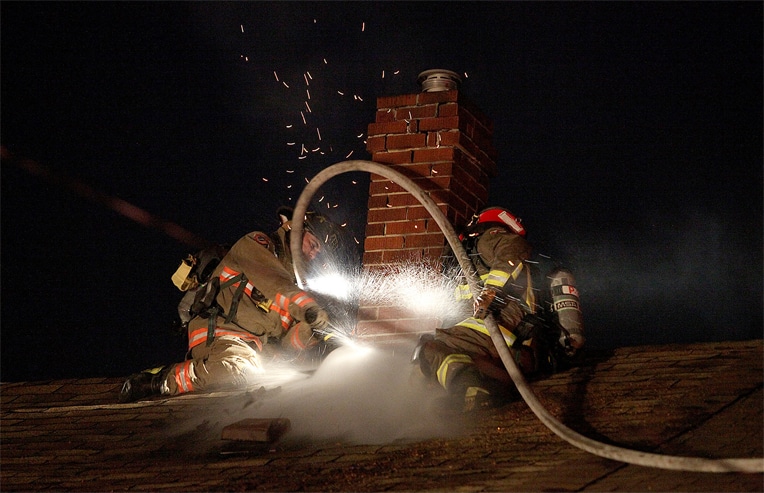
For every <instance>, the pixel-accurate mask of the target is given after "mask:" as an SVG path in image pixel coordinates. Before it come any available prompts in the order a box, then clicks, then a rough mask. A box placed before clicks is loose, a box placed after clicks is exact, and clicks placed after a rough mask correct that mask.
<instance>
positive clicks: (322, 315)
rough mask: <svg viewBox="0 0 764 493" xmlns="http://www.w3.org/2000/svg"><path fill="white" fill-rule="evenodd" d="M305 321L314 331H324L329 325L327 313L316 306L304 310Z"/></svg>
mask: <svg viewBox="0 0 764 493" xmlns="http://www.w3.org/2000/svg"><path fill="white" fill-rule="evenodd" d="M305 321H306V322H308V325H310V328H311V329H313V331H314V332H324V331H325V330H326V329H327V327H329V314H328V313H326V310H324V309H322V308H319V307H317V306H311V307H310V308H308V309H307V310H305Z"/></svg>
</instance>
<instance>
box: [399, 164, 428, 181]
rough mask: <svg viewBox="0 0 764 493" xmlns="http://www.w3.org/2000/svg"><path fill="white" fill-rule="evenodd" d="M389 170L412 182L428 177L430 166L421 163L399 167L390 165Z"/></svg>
mask: <svg viewBox="0 0 764 493" xmlns="http://www.w3.org/2000/svg"><path fill="white" fill-rule="evenodd" d="M390 168H391V169H394V170H395V171H397V172H399V173H400V174H402V175H403V176H405V177H406V178H409V179H411V180H414V179H416V178H422V177H427V176H430V168H431V165H430V164H421V163H415V164H414V163H406V164H401V165H391V166H390Z"/></svg>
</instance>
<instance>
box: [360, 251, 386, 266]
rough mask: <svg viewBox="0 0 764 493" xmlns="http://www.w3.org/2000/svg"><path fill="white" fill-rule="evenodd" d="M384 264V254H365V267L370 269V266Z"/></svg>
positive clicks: (377, 252)
mask: <svg viewBox="0 0 764 493" xmlns="http://www.w3.org/2000/svg"><path fill="white" fill-rule="evenodd" d="M381 263H382V252H381V251H376V252H363V265H364V266H365V267H368V266H370V265H379V264H381Z"/></svg>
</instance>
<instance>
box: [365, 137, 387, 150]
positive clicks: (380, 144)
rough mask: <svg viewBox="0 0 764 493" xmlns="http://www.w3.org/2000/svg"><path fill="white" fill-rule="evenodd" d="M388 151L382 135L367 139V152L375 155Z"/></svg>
mask: <svg viewBox="0 0 764 493" xmlns="http://www.w3.org/2000/svg"><path fill="white" fill-rule="evenodd" d="M385 149H386V147H385V137H384V136H382V135H379V136H374V137H369V138H367V139H366V150H367V151H369V152H371V153H374V152H377V151H384V150H385Z"/></svg>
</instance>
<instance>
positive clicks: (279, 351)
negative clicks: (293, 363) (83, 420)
mask: <svg viewBox="0 0 764 493" xmlns="http://www.w3.org/2000/svg"><path fill="white" fill-rule="evenodd" d="M291 212H292V211H291V209H288V208H281V209H279V217H280V220H281V226H280V227H279V228H278V230H277V231H276V232H274V233H272V234H270V235H268V234H265V233H263V232H260V231H254V232H251V233H248V234H247V235H245V236H243V237H242V238H241V239H239V240H238V241H237V242H236V243H235V244H234V245H233V246H232V247H231V249H230V250H229V252H228V253H227V254H226V255H225V256H224V257H223V258H222V260H221V261H220V264H219V265H218V266H217V267H216V269H215V270H214V271H213V273H212V279H214V280H216V281H217V280H219V282H220V285H221V287H220V290H219V292H218V294H217V296H216V298H215V300H216V304H215V307H214V308H213V309H212V310H211V311H207V312H205V313H203V314H200V315H198V316H196V317H195V318H193V319H192V320H191V321H190V322H189V324H188V353H187V357H186V360H185V361H183V362H181V363H176V364H173V365H169V366H165V367H160V368H154V369H151V370H144V371H142V372H140V373H136V374H134V375H132V376H130V377H129V378H128V379H127V381H126V382H125V383H124V385H123V386H122V390H121V392H120V396H119V400H120V402H131V401H135V400H138V399H142V398H144V397H148V396H151V395H159V394H161V395H168V396H172V395H177V394H183V393H187V392H199V391H213V390H220V389H236V388H243V387H246V386H247V385H251V384H253V383H256V382H257V377H258V375H261V374H262V372H263V371H264V370H263V363H264V362H267V361H269V360H270V359H274V358H280V357H282V356H283V355H284V354H287V355H293V354H297V353H299V352H300V351H302V350H304V349H306V348H309V347H311V346H313V345H315V344H316V343H317V342H318V340H319V339H320V336H319V335H317V333H321V332H323V331H325V330H326V329H327V326H328V325H329V316H328V314H327V312H326V311H325V310H324V309H323V308H322V307H321V306H319V304H318V303H317V302H316V301H315V300H314V298H313V297H312V296H311V295H310V294H308V293H306V292H305V291H303V290H301V289H300V288H299V287H297V285H296V281H295V276H294V270H293V266H292V258H291V252H290V247H289V234H290V230H291ZM328 225H329V223H328V221H327V220H326V219H325V218H323V217H321V216H317V215H315V214H314V213H308V216H307V217H306V221H305V227H304V234H303V240H302V253H303V255H304V258H305V260H306V263H308V264H310V262H311V261H315V259H316V257H317V256H318V255H319V254H321V252H322V250H324V249H327V248H331V246H332V245H331V244H332V242H336V241H337V236H336V235H333V234H331V228H327V226H328ZM327 231H328V232H327ZM229 280H233V281H235V282H233V283H226V281H229Z"/></svg>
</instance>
